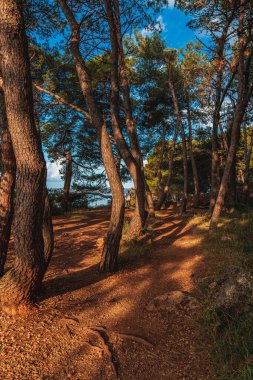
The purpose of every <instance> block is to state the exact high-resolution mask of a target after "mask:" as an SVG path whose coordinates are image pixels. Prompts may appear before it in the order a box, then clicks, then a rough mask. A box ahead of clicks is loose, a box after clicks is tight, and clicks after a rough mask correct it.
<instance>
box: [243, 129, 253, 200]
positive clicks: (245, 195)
mask: <svg viewBox="0 0 253 380" xmlns="http://www.w3.org/2000/svg"><path fill="white" fill-rule="evenodd" d="M245 127H246V126H245ZM245 139H247V132H246V130H245V136H244V141H245ZM252 147H253V133H251V136H250V144H249V147H248V144H247V142H246V143H245V155H244V159H245V170H244V184H243V202H244V203H247V201H248V195H249V169H250V160H251V154H252Z"/></svg>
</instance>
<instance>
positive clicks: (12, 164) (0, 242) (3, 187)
mask: <svg viewBox="0 0 253 380" xmlns="http://www.w3.org/2000/svg"><path fill="white" fill-rule="evenodd" d="M0 131H1V141H2V146H1V164H2V175H1V178H0V277H1V276H2V275H3V274H4V265H5V261H6V257H7V252H8V246H9V240H10V233H11V224H12V218H13V209H14V207H13V198H14V188H15V177H16V161H15V156H14V152H13V149H12V143H11V136H10V133H9V130H8V122H7V116H6V110H5V100H4V93H3V91H2V90H1V89H0Z"/></svg>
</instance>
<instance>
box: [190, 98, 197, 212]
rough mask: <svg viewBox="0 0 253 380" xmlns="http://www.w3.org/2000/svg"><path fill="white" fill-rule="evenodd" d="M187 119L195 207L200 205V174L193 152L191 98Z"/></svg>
mask: <svg viewBox="0 0 253 380" xmlns="http://www.w3.org/2000/svg"><path fill="white" fill-rule="evenodd" d="M187 120H188V128H189V151H190V157H191V164H192V173H193V181H194V198H193V204H194V207H199V176H198V169H197V165H196V160H195V157H194V152H193V145H192V122H191V110H190V101H189V99H188V107H187Z"/></svg>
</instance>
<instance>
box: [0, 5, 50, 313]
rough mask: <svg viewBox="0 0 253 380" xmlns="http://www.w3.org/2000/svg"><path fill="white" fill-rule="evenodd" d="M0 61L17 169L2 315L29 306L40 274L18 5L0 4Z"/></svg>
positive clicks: (31, 127)
mask: <svg viewBox="0 0 253 380" xmlns="http://www.w3.org/2000/svg"><path fill="white" fill-rule="evenodd" d="M0 55H1V70H2V76H3V89H4V94H5V103H6V113H7V119H8V126H9V131H10V135H11V140H12V145H13V150H14V154H15V158H16V164H17V183H16V204H15V218H14V243H15V252H16V259H15V262H14V265H13V267H12V269H11V270H10V271H9V272H8V273H7V274H5V275H4V276H3V277H2V279H1V281H0V291H1V305H2V307H3V309H5V311H6V312H9V313H12V312H16V311H17V310H20V308H19V306H24V305H27V304H29V303H30V302H31V300H32V298H33V295H34V292H35V290H36V289H37V287H38V285H39V284H38V283H39V281H40V280H41V271H43V268H44V249H43V236H42V219H43V209H44V192H43V189H44V187H45V161H44V158H43V153H42V149H41V144H40V140H39V137H38V134H37V131H36V127H35V120H34V110H33V94H32V81H31V75H30V67H29V57H28V46H27V40H26V36H25V30H24V22H23V17H22V2H21V1H20V0H6V1H4V2H0Z"/></svg>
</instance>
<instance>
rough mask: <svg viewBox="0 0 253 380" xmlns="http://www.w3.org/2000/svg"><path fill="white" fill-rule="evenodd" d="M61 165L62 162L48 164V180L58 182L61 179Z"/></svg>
mask: <svg viewBox="0 0 253 380" xmlns="http://www.w3.org/2000/svg"><path fill="white" fill-rule="evenodd" d="M60 169H61V164H60V161H54V162H47V179H48V180H56V179H61V177H60Z"/></svg>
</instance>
